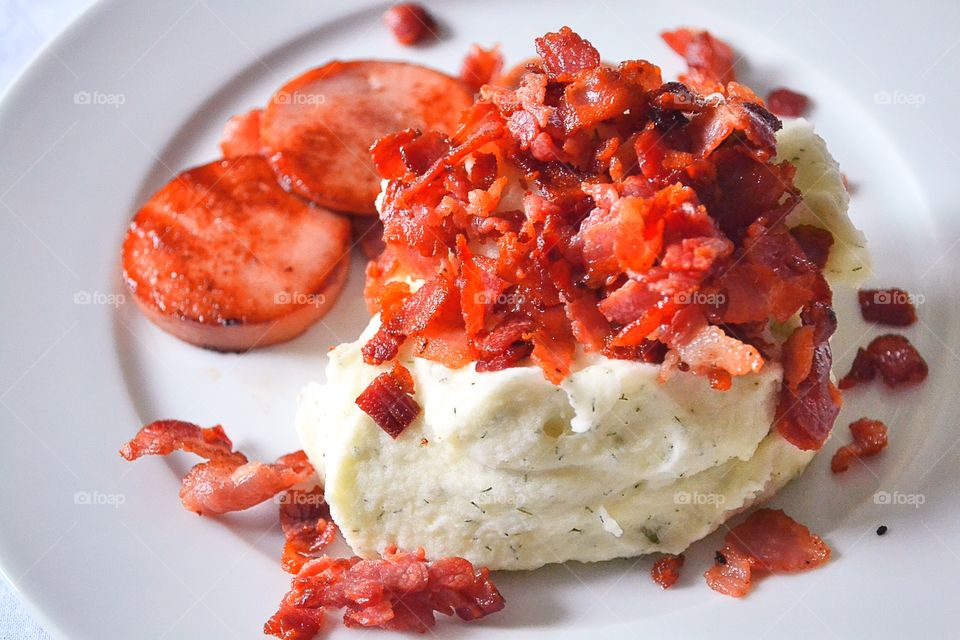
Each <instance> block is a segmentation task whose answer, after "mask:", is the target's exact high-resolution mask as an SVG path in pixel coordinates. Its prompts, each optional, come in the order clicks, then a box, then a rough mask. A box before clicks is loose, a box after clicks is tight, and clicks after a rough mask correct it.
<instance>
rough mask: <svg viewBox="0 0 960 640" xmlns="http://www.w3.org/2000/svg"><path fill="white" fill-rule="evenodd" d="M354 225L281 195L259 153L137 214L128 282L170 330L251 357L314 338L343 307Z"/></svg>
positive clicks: (180, 181) (201, 172)
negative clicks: (339, 303) (312, 332)
mask: <svg viewBox="0 0 960 640" xmlns="http://www.w3.org/2000/svg"><path fill="white" fill-rule="evenodd" d="M349 248H350V223H349V221H348V220H347V219H346V218H345V217H343V216H341V215H338V214H336V213H333V212H331V211H327V210H325V209H321V208H319V207H315V206H312V205H309V204H307V203H305V202H304V201H302V200H301V199H300V198H298V197H296V196H294V195H291V194H289V193H287V192H286V191H284V190H283V189H281V188H280V186H279V185H278V184H277V181H276V177H275V176H274V173H273V171H272V170H271V169H270V165H269V164H268V163H267V161H266V160H264V159H263V158H262V157H260V156H243V157H240V158H233V159H229V160H219V161H217V162H212V163H210V164H207V165H203V166H202V167H197V168H195V169H191V170H189V171H185V172H183V173H181V174H180V175H179V176H177V177H176V178H174V179H173V180H171V181H170V182H169V183H167V185H166V186H165V187H163V188H162V189H161V190H160V191H158V192H157V193H156V194H155V195H154V196H153V197H152V198H150V200H149V201H148V202H147V203H146V204H145V205H144V206H143V208H142V209H140V211H139V212H137V215H136V216H135V217H134V219H133V222H131V223H130V228H129V230H128V231H127V235H126V238H125V239H124V242H123V275H124V280H126V282H127V285H128V286H129V287H130V289H131V291H132V292H133V297H134V299H135V300H136V302H137V305H138V306H139V307H140V309H141V310H142V311H143V312H144V314H145V315H146V316H147V317H148V318H149V319H150V320H151V321H152V322H154V323H155V324H157V325H158V326H159V327H160V328H161V329H163V330H165V331H167V332H169V333H171V334H173V335H174V336H176V337H178V338H180V339H181V340H185V341H187V342H190V343H192V344H196V345H198V346H202V347H206V348H209V349H215V350H218V351H246V350H248V349H252V348H254V347H262V346H266V345H270V344H274V343H277V342H282V341H284V340H289V339H291V338H293V337H295V336H297V335H299V334H301V333H302V332H303V331H305V330H306V329H307V328H308V327H309V326H310V325H311V324H312V323H313V322H315V321H316V320H317V319H319V318H320V317H321V316H323V315H324V314H325V313H326V312H327V311H328V310H329V309H330V308H331V307H332V306H333V303H334V302H335V301H336V299H337V296H338V295H339V293H340V290H341V289H342V287H343V283H344V281H345V280H346V275H347V268H348V265H349V261H348V259H347V258H348V256H349Z"/></svg>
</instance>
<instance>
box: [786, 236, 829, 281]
mask: <svg viewBox="0 0 960 640" xmlns="http://www.w3.org/2000/svg"><path fill="white" fill-rule="evenodd" d="M790 234H791V235H793V238H794V240H796V241H797V243H798V244H799V245H800V248H802V249H803V252H804V253H805V254H806V256H807V258H808V259H809V260H810V262H812V263H813V264H815V265H817V267H819V268H820V270H821V271H822V270H823V268H824V267H825V266H827V259H828V258H829V257H830V249H831V247H833V234H832V233H830V232H829V231H827V230H826V229H821V228H820V227H814V226H813V225H809V224H801V225H799V226H796V227H793V228H792V229H790Z"/></svg>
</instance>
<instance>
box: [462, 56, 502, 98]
mask: <svg viewBox="0 0 960 640" xmlns="http://www.w3.org/2000/svg"><path fill="white" fill-rule="evenodd" d="M501 70H503V55H502V54H501V53H500V46H499V45H497V46H495V47H493V48H492V49H484V48H483V47H481V46H480V45H478V44H474V45H471V46H470V50H469V51H468V52H467V56H466V57H465V58H464V59H463V65H461V67H460V80H462V81H463V83H464V84H465V85H467V86H468V87H470V88H471V89H472V90H473V92H474V93H479V92H480V87H482V86H483V85H485V84H492V83H493V82H495V81H496V80H497V78H498V77H499V76H500V71H501Z"/></svg>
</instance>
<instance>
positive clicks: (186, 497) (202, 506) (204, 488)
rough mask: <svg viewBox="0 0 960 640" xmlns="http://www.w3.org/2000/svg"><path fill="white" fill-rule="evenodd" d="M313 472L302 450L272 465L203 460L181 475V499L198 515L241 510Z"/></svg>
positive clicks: (309, 475)
mask: <svg viewBox="0 0 960 640" xmlns="http://www.w3.org/2000/svg"><path fill="white" fill-rule="evenodd" d="M313 474H314V471H313V466H311V464H310V462H309V461H308V460H307V456H306V454H304V453H303V451H296V452H294V453H289V454H287V455H285V456H281V457H280V458H278V459H277V461H276V462H275V463H273V464H264V463H262V462H256V461H254V462H248V463H246V464H242V465H240V466H237V465H234V464H232V463H229V462H218V461H211V462H203V463H201V464H198V465H197V466H195V467H194V468H192V469H190V471H189V472H188V473H187V475H186V476H185V477H184V478H183V486H182V487H181V488H180V501H181V502H183V506H184V507H186V509H187V510H188V511H193V512H194V513H196V514H198V515H201V516H206V515H219V514H222V513H229V512H231V511H243V510H244V509H249V508H250V507H252V506H254V505H258V504H260V503H261V502H265V501H267V500H269V499H270V498H272V497H273V496H275V495H277V494H278V493H281V492H282V491H286V490H287V489H289V488H290V487H293V486H294V485H298V484H300V483H301V482H306V481H307V480H309V479H310V478H312V477H313Z"/></svg>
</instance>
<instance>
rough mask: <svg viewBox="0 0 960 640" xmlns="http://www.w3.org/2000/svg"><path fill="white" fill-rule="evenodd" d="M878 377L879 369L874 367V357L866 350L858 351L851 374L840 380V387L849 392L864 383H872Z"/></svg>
mask: <svg viewBox="0 0 960 640" xmlns="http://www.w3.org/2000/svg"><path fill="white" fill-rule="evenodd" d="M876 376H877V369H876V367H874V366H873V357H872V356H871V355H870V354H869V353H867V351H866V349H863V348H860V349H857V355H856V357H854V359H853V365H851V367H850V372H849V373H848V374H847V375H845V376H843V378H841V379H840V384H839V387H840V389H842V390H844V391H845V390H847V389H850V388H852V387H855V386H857V385H858V384H860V383H863V382H870V381H871V380H873V379H874V378H875V377H876Z"/></svg>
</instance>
